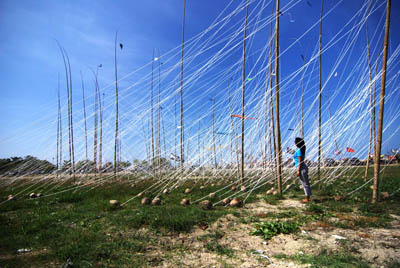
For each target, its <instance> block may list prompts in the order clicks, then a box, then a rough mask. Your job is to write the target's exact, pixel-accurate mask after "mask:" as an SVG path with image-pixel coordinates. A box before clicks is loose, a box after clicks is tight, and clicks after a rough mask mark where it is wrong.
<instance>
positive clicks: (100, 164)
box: [98, 91, 104, 174]
mask: <svg viewBox="0 0 400 268" xmlns="http://www.w3.org/2000/svg"><path fill="white" fill-rule="evenodd" d="M99 104H100V144H99V168H98V170H99V172H100V174H101V171H102V169H103V159H102V158H103V111H104V93H103V98H101V95H100V91H99Z"/></svg>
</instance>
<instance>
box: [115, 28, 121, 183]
mask: <svg viewBox="0 0 400 268" xmlns="http://www.w3.org/2000/svg"><path fill="white" fill-rule="evenodd" d="M117 37H118V31H116V33H115V42H114V69H115V139H114V176H116V175H117V173H118V163H117V161H118V159H117V150H118V70H117ZM121 48H122V45H121Z"/></svg>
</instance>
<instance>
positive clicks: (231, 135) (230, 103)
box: [228, 78, 233, 165]
mask: <svg viewBox="0 0 400 268" xmlns="http://www.w3.org/2000/svg"><path fill="white" fill-rule="evenodd" d="M231 79H232V78H231ZM231 79H229V80H228V102H229V115H230V121H231V133H230V135H229V136H230V138H231V144H230V149H231V150H230V151H231V165H233V117H232V116H231V115H232V100H231V83H230V82H231Z"/></svg>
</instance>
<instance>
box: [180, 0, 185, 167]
mask: <svg viewBox="0 0 400 268" xmlns="http://www.w3.org/2000/svg"><path fill="white" fill-rule="evenodd" d="M185 14H186V0H183V21H182V52H181V169H182V170H183V162H184V142H185V137H184V128H183V49H184V44H185Z"/></svg>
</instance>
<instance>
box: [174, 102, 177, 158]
mask: <svg viewBox="0 0 400 268" xmlns="http://www.w3.org/2000/svg"><path fill="white" fill-rule="evenodd" d="M176 104H177V97H176V95H175V105H174V119H175V135H174V153H175V159H176V157H177V151H176V150H177V144H178V142H177V137H178V133H177V132H178V119H177V115H176Z"/></svg>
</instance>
